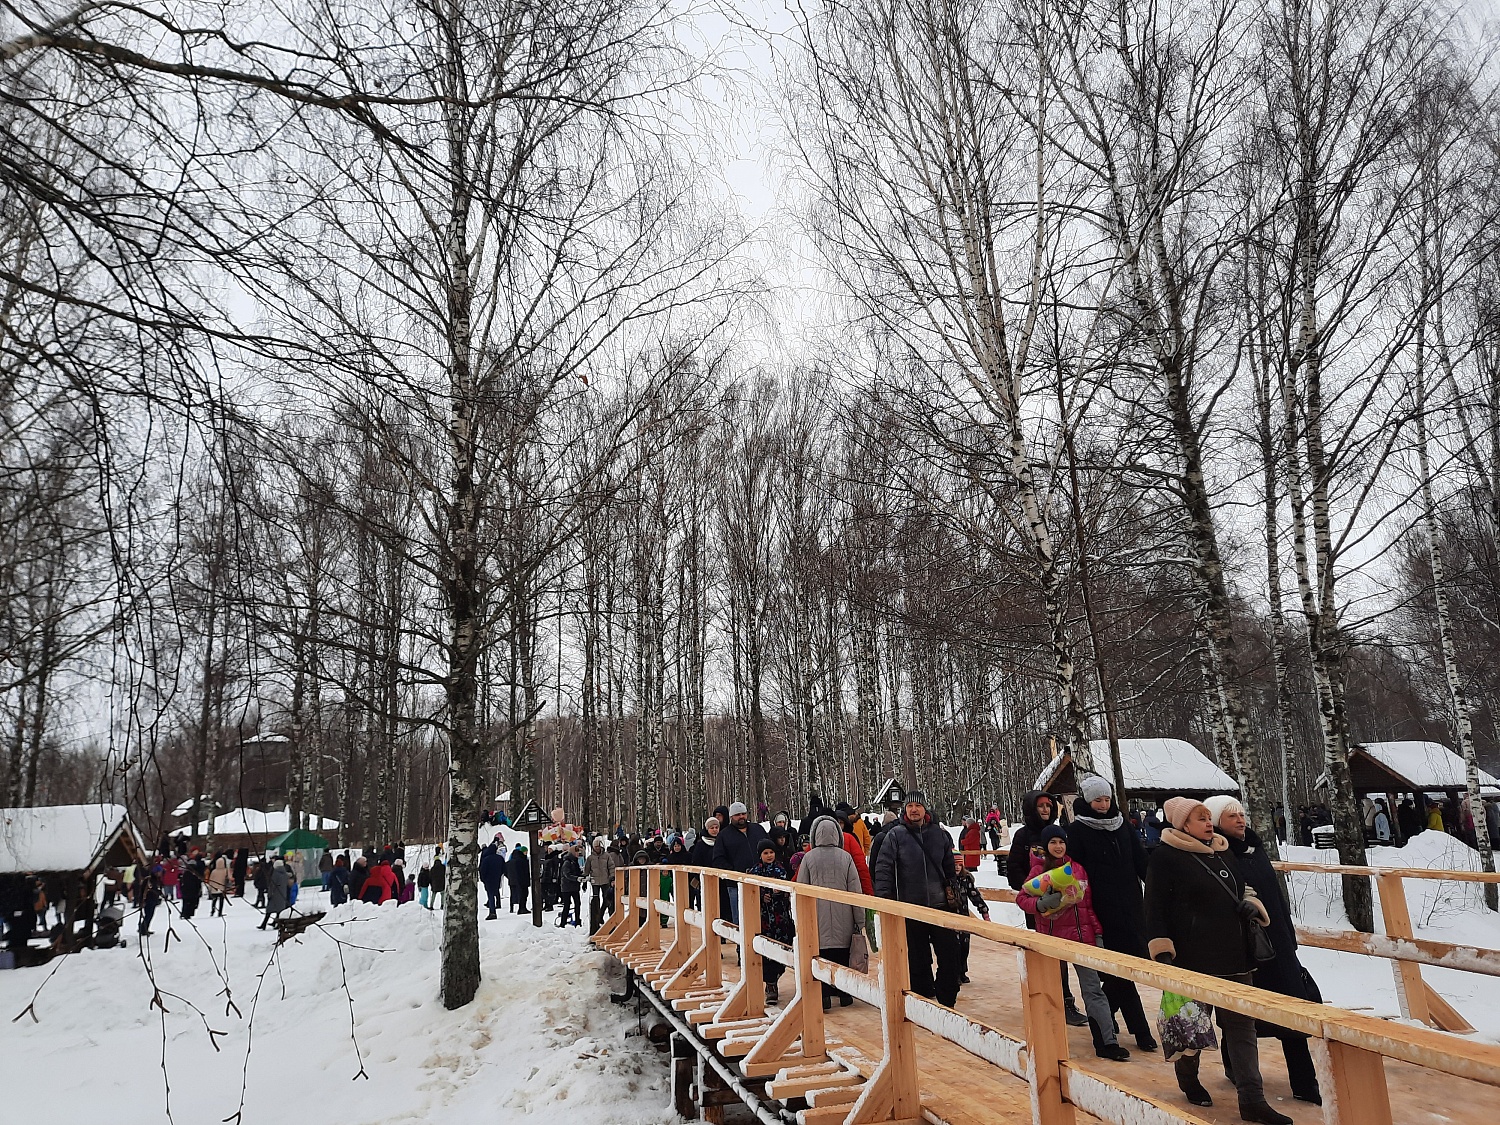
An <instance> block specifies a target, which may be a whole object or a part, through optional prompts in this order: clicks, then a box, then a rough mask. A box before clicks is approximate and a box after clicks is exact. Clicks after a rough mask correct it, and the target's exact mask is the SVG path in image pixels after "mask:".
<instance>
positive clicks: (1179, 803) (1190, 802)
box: [1161, 797, 1213, 832]
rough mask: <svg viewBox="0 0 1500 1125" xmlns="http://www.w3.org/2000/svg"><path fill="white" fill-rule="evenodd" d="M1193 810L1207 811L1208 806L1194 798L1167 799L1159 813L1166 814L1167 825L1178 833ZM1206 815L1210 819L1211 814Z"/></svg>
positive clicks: (1210, 812)
mask: <svg viewBox="0 0 1500 1125" xmlns="http://www.w3.org/2000/svg"><path fill="white" fill-rule="evenodd" d="M1194 809H1205V810H1207V809H1208V806H1207V805H1205V804H1204V803H1203V802H1202V801H1200V800H1198V799H1197V798H1196V797H1168V798H1167V803H1166V804H1164V805H1162V807H1161V811H1162V812H1163V813H1164V814H1166V818H1167V823H1168V824H1170V825H1171V826H1172V827H1173V828H1175V829H1177V831H1179V832H1181V831H1182V826H1183V825H1184V824H1186V823H1187V818H1188V816H1189V815H1190V814H1191V813H1192V811H1193V810H1194ZM1208 815H1209V817H1210V819H1211V818H1212V817H1213V812H1212V811H1209V814H1208Z"/></svg>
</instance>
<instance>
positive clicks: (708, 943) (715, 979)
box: [701, 875, 724, 988]
mask: <svg viewBox="0 0 1500 1125" xmlns="http://www.w3.org/2000/svg"><path fill="white" fill-rule="evenodd" d="M701 906H702V909H703V985H704V987H705V988H718V987H719V986H720V985H721V984H723V983H724V939H723V938H721V937H720V936H719V935H718V932H717V931H715V930H714V923H715V922H717V921H718V920H719V877H718V876H717V875H705V876H703V902H702V903H701Z"/></svg>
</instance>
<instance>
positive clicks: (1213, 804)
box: [1203, 794, 1245, 828]
mask: <svg viewBox="0 0 1500 1125" xmlns="http://www.w3.org/2000/svg"><path fill="white" fill-rule="evenodd" d="M1203 803H1204V804H1205V805H1207V806H1208V811H1209V813H1210V814H1211V815H1212V816H1213V818H1214V827H1215V828H1217V827H1219V818H1220V817H1222V816H1223V815H1224V814H1225V813H1226V812H1237V813H1239V814H1240V815H1241V816H1244V815H1245V806H1244V805H1242V804H1240V801H1239V798H1238V797H1231V796H1229V795H1228V794H1221V795H1220V796H1217V797H1209V798H1208V799H1207V800H1206V801H1204V802H1203Z"/></svg>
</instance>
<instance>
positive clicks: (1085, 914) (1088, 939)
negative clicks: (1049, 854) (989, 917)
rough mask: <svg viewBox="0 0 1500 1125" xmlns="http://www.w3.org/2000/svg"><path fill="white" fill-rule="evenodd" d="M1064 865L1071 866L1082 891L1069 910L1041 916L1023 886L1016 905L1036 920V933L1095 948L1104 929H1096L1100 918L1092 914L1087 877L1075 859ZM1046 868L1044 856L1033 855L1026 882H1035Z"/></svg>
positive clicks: (1035, 899)
mask: <svg viewBox="0 0 1500 1125" xmlns="http://www.w3.org/2000/svg"><path fill="white" fill-rule="evenodd" d="M1065 862H1068V863H1071V864H1072V865H1073V875H1074V877H1075V878H1076V879H1077V880H1078V884H1079V886H1081V887H1082V888H1083V897H1082V898H1081V899H1079V900H1078V901H1077V902H1075V903H1073V904H1072V905H1071V906H1064V907H1063V908H1062V909H1061V910H1059V911H1058V912H1057V913H1056V914H1043V913H1042V912H1041V910H1040V909H1039V908H1038V907H1037V897H1036V896H1035V895H1034V894H1032V893H1031V892H1029V891H1028V890H1026V888H1025V887H1024V886H1023V887H1022V888H1021V889H1020V890H1019V891H1017V892H1016V905H1017V906H1019V907H1020V908H1021V909H1022V910H1024V911H1026V913H1027V914H1033V915H1035V916H1036V928H1037V932H1038V933H1042V934H1051V935H1052V936H1053V937H1060V938H1067V939H1068V940H1069V941H1081V942H1082V943H1083V944H1084V945H1097V944H1098V939H1100V938H1102V937H1103V936H1104V928H1103V927H1102V926H1100V925H1099V918H1098V916H1097V915H1096V914H1095V913H1094V892H1093V889H1092V888H1091V887H1090V886H1089V874H1088V872H1087V871H1085V870H1084V869H1083V864H1081V863H1079V862H1078V861H1077V860H1076V859H1069V860H1067V861H1065ZM1047 867H1048V863H1047V859H1046V857H1045V856H1040V855H1033V856H1032V857H1031V874H1030V875H1028V876H1026V878H1027V879H1035V878H1036V877H1037V876H1038V875H1040V874H1041V873H1042V872H1043V871H1046V870H1047Z"/></svg>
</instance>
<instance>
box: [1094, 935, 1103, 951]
mask: <svg viewBox="0 0 1500 1125" xmlns="http://www.w3.org/2000/svg"><path fill="white" fill-rule="evenodd" d="M1094 944H1095V945H1097V946H1098V947H1099V948H1100V949H1103V948H1104V936H1103V935H1102V934H1101V935H1100V936H1099V937H1096V938H1095V939H1094Z"/></svg>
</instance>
